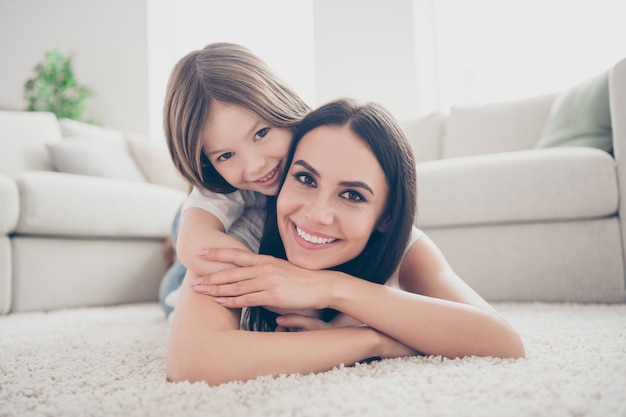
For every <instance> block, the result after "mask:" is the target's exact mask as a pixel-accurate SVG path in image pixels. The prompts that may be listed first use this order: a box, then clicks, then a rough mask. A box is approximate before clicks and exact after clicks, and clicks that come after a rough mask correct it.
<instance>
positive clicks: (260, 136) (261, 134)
mask: <svg viewBox="0 0 626 417" xmlns="http://www.w3.org/2000/svg"><path fill="white" fill-rule="evenodd" d="M269 131H270V129H269V128H267V127H264V128H263V129H261V130H259V131H258V132H256V133H255V134H254V140H261V139H263V138H264V137H265V135H267V132H269Z"/></svg>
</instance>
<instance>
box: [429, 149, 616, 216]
mask: <svg viewBox="0 0 626 417" xmlns="http://www.w3.org/2000/svg"><path fill="white" fill-rule="evenodd" d="M417 180H418V189H417V190H418V193H417V195H418V222H417V223H418V225H419V226H420V227H423V228H429V227H447V226H458V225H483V224H497V223H519V222H537V221H544V220H545V221H549V220H560V221H565V220H569V219H586V218H597V217H604V216H611V215H614V214H615V213H616V212H617V207H618V193H619V191H618V186H617V176H616V171H615V161H614V159H613V158H612V157H611V156H610V155H609V154H608V153H606V152H604V151H601V150H598V149H592V148H582V147H581V148H575V147H572V148H548V149H533V150H526V151H519V152H506V153H500V154H489V155H480V156H470V157H463V158H451V159H443V160H439V161H430V162H425V163H421V164H418V166H417Z"/></svg>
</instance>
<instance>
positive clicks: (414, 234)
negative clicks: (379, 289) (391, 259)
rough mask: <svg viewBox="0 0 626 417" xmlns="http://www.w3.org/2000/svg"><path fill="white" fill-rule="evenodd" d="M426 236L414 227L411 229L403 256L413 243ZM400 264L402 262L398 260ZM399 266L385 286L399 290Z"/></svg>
mask: <svg viewBox="0 0 626 417" xmlns="http://www.w3.org/2000/svg"><path fill="white" fill-rule="evenodd" d="M424 236H426V234H425V233H424V232H422V231H421V230H420V229H418V228H417V227H416V226H415V225H414V226H413V227H412V228H411V237H410V238H409V243H408V244H407V245H406V249H405V250H404V254H405V255H406V253H407V251H408V250H409V248H410V247H411V246H413V244H414V243H415V242H417V241H418V240H420V239H421V238H423V237H424ZM400 262H402V260H400ZM399 271H400V265H398V267H397V268H396V270H395V271H394V273H393V274H392V275H391V276H390V277H389V279H387V281H386V282H385V285H386V286H388V287H392V288H400V273H399Z"/></svg>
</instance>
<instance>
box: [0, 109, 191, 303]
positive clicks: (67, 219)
mask: <svg viewBox="0 0 626 417" xmlns="http://www.w3.org/2000/svg"><path fill="white" fill-rule="evenodd" d="M59 171H65V172H59ZM185 188H186V185H185V183H184V181H183V180H182V179H181V178H180V177H178V175H177V173H176V171H175V169H174V168H173V165H172V164H171V162H170V161H169V159H168V156H167V153H166V150H165V149H164V147H163V148H162V149H161V148H160V147H159V146H157V145H156V144H154V145H153V144H151V143H150V142H149V141H148V140H147V139H145V138H140V137H137V136H136V135H126V134H123V133H121V132H117V131H114V130H111V129H106V128H101V127H96V126H92V125H88V124H83V123H79V122H75V121H72V120H63V119H62V120H57V119H56V117H55V116H54V115H53V114H52V113H33V112H21V111H0V314H6V313H8V312H21V311H28V310H50V309H57V308H63V307H78V306H96V305H112V304H122V303H128V302H141V301H152V300H156V298H157V293H158V285H159V282H160V279H161V277H162V276H163V274H164V272H165V269H166V266H165V264H164V260H163V258H162V256H161V247H162V243H163V240H164V238H165V237H166V236H167V235H168V233H169V228H170V224H171V221H172V219H173V217H174V214H175V212H176V210H177V208H178V206H179V204H180V203H181V202H182V200H183V199H184V197H185V195H186V192H185Z"/></svg>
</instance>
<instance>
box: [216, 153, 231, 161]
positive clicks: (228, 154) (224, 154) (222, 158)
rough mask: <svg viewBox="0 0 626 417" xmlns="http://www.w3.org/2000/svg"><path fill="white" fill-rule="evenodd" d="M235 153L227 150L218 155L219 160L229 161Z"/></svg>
mask: <svg viewBox="0 0 626 417" xmlns="http://www.w3.org/2000/svg"><path fill="white" fill-rule="evenodd" d="M233 155H234V153H233V152H226V153H223V154H221V155H220V156H218V157H217V161H218V162H223V161H228V160H229V159H230V158H232V156H233Z"/></svg>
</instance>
